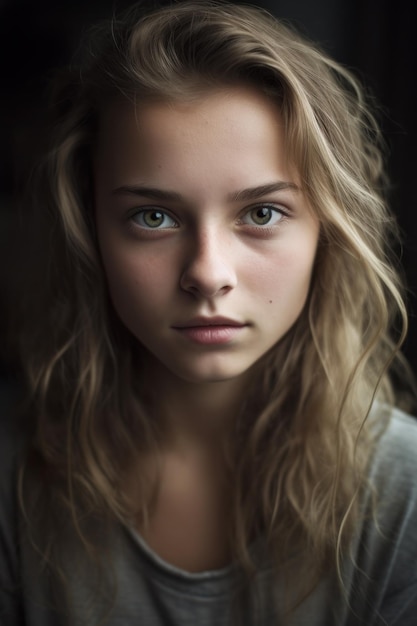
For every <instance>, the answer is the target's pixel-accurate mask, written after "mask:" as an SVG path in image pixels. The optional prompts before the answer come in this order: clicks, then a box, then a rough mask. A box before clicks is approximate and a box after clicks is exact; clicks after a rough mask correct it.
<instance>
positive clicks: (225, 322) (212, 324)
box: [173, 316, 248, 345]
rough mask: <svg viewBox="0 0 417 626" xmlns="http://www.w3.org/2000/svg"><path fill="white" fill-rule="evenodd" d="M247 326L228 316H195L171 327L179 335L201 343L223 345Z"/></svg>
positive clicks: (231, 340)
mask: <svg viewBox="0 0 417 626" xmlns="http://www.w3.org/2000/svg"><path fill="white" fill-rule="evenodd" d="M247 326H248V324H245V323H243V322H240V321H238V320H233V319H230V318H228V317H219V316H216V317H195V318H193V319H192V320H189V321H187V322H185V323H181V324H176V325H175V326H174V327H173V328H174V329H175V330H177V331H178V332H179V333H180V334H181V336H182V337H183V338H185V339H187V340H190V341H192V342H193V343H197V344H201V345H223V344H228V343H231V342H233V341H234V340H236V339H237V338H238V337H239V335H240V334H241V333H242V332H243V331H244V329H245V328H246V327H247Z"/></svg>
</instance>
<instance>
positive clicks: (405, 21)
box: [0, 0, 417, 373]
mask: <svg viewBox="0 0 417 626" xmlns="http://www.w3.org/2000/svg"><path fill="white" fill-rule="evenodd" d="M130 4H131V3H130V2H127V1H123V0H117V1H114V0H84V2H81V1H80V0H63V1H60V0H55V1H53V0H38V1H37V2H35V1H34V0H0V88H1V99H0V133H1V135H0V229H1V230H0V245H1V246H2V247H3V249H4V248H6V249H7V245H8V242H9V234H8V227H9V225H10V224H12V223H13V221H14V219H15V208H14V205H13V198H14V194H15V189H16V184H17V183H16V180H18V179H17V172H21V171H25V166H26V164H27V162H30V159H31V154H32V150H33V144H34V142H35V141H36V130H37V125H38V121H39V119H40V118H41V114H42V111H43V110H44V105H45V95H44V93H45V88H46V87H47V85H48V82H49V80H50V77H51V72H53V70H54V68H56V67H59V66H61V65H62V64H64V63H66V62H67V61H68V60H69V59H70V57H71V53H72V50H73V49H74V47H75V46H76V44H77V42H78V41H79V38H80V35H81V34H82V33H83V32H84V31H85V30H86V29H87V28H88V27H89V26H90V25H91V24H92V23H94V22H95V21H97V20H99V19H101V18H105V17H110V16H111V14H112V12H113V10H118V9H123V8H125V7H127V6H129V5H130ZM254 4H258V5H260V6H263V7H265V8H267V9H269V10H270V11H271V12H272V13H274V14H275V15H276V16H278V17H283V18H286V19H288V20H289V21H290V22H292V23H293V24H294V25H295V26H296V27H298V28H299V30H301V32H303V33H304V34H305V35H307V36H308V37H309V38H311V39H313V40H315V41H317V42H318V43H320V44H321V46H322V47H323V48H324V49H325V50H327V51H328V52H330V54H332V55H333V56H334V57H335V58H336V59H337V60H339V61H340V62H342V63H343V64H345V65H347V66H348V67H350V68H351V69H352V70H353V71H354V72H355V74H356V75H357V76H358V77H359V78H360V79H361V80H362V81H364V82H365V83H366V84H367V85H368V87H369V88H370V89H371V91H372V92H373V94H374V96H375V98H376V100H377V102H378V103H379V105H380V120H381V122H382V127H383V131H384V134H385V137H386V140H387V143H388V146H389V161H388V170H389V174H390V178H391V182H392V187H391V192H390V198H391V205H392V207H393V209H394V212H395V213H396V215H397V218H398V222H399V225H400V227H401V230H402V233H403V242H404V245H403V250H402V263H403V267H404V270H405V273H406V278H407V283H408V288H409V298H408V300H409V302H408V304H409V307H410V312H411V318H410V333H409V338H408V340H407V343H406V346H405V352H406V355H407V356H408V358H409V360H410V362H411V364H412V367H413V369H414V372H417V328H416V312H417V300H416V296H415V294H416V293H417V262H416V261H417V216H416V212H417V191H416V179H417V116H416V113H417V86H416V81H417V41H416V30H415V26H414V20H413V17H412V4H411V1H407V0H397V2H396V3H395V4H394V3H392V2H388V1H387V0H316V1H314V0H263V1H261V0H259V1H258V2H254ZM18 184H19V183H18ZM4 265H5V264H4V263H3V266H4ZM3 270H5V271H6V272H12V271H13V268H11V267H7V264H6V266H5V267H3ZM0 321H1V319H0ZM0 367H1V368H2V369H3V372H4V373H7V370H8V368H9V367H10V365H9V364H8V363H7V360H6V359H5V358H2V359H0Z"/></svg>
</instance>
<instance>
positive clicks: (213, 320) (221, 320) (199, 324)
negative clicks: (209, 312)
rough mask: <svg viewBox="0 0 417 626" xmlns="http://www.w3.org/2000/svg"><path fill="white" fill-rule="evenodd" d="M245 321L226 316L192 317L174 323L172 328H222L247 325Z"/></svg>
mask: <svg viewBox="0 0 417 626" xmlns="http://www.w3.org/2000/svg"><path fill="white" fill-rule="evenodd" d="M247 325H248V324H246V323H245V322H240V321H238V320H234V319H230V318H228V317H220V316H215V317H194V318H193V319H191V320H188V321H187V322H181V323H179V324H175V325H174V326H173V328H176V329H185V328H207V327H222V328H227V327H230V328H242V327H244V326H247Z"/></svg>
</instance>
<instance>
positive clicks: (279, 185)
mask: <svg viewBox="0 0 417 626" xmlns="http://www.w3.org/2000/svg"><path fill="white" fill-rule="evenodd" d="M287 189H290V190H292V191H300V187H299V186H298V185H296V184H295V183H292V182H286V181H282V180H280V181H277V182H274V183H269V184H267V185H259V186H258V187H249V188H248V189H242V190H240V191H236V192H233V193H231V194H229V196H228V200H229V201H231V202H241V201H248V200H256V199H257V198H262V197H264V196H267V195H268V194H270V193H274V192H276V191H284V190H287ZM111 194H112V195H122V194H129V195H135V196H145V197H146V198H152V199H153V200H164V201H170V202H180V201H182V200H183V197H182V196H181V194H179V193H177V192H176V191H169V190H165V189H157V188H156V187H146V186H144V185H124V186H122V187H117V188H116V189H113V191H112V192H111Z"/></svg>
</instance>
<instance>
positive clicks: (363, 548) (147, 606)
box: [0, 394, 417, 626]
mask: <svg viewBox="0 0 417 626" xmlns="http://www.w3.org/2000/svg"><path fill="white" fill-rule="evenodd" d="M2 396H3V398H1V399H0V402H1V403H2V405H4V411H3V415H1V416H0V472H1V474H0V625H1V626H64V625H65V626H67V625H69V626H95V625H96V624H99V623H100V625H101V624H102V622H100V619H101V618H102V617H103V606H104V603H103V602H102V601H100V600H97V599H96V600H95V601H94V599H93V598H94V592H93V589H94V585H95V578H94V576H92V575H90V574H91V573H90V569H89V567H88V566H87V565H86V566H85V567H84V566H83V564H81V566H80V564H79V563H78V565H77V564H75V563H74V562H73V554H72V548H71V546H70V545H69V546H68V550H67V554H66V555H65V559H64V561H65V562H66V563H67V570H68V571H67V574H68V581H67V582H68V589H69V591H70V594H71V604H72V607H73V610H72V614H71V616H68V615H67V614H66V613H65V611H64V610H60V609H61V607H60V606H59V605H58V607H57V606H56V603H55V604H54V603H53V602H52V598H51V580H50V576H49V575H48V574H47V571H46V570H45V571H42V570H40V568H39V563H40V561H39V556H38V555H37V554H36V552H34V550H33V549H32V548H31V546H30V545H29V544H28V542H27V541H25V540H24V539H23V538H22V537H21V536H20V531H19V528H20V526H21V524H20V515H21V513H20V511H19V507H18V505H17V497H16V488H15V478H16V457H17V448H18V446H17V444H16V437H15V436H14V435H13V432H12V431H13V428H10V424H8V421H9V422H10V420H8V415H10V414H11V413H10V409H9V408H8V407H7V406H6V404H7V402H5V400H4V394H2ZM0 409H1V405H0ZM370 478H371V482H372V484H373V485H374V486H375V488H376V490H377V492H378V495H379V499H378V508H377V514H376V519H374V517H373V516H372V515H364V516H363V518H362V519H361V522H360V524H359V525H358V528H357V531H356V533H355V537H354V540H353V542H352V545H351V550H350V553H351V554H350V556H349V557H348V558H346V559H345V562H344V563H343V564H342V572H343V579H344V586H345V592H343V591H341V589H340V588H339V585H338V581H337V578H336V575H335V574H334V573H333V574H332V575H331V576H327V577H325V578H324V579H323V580H322V581H321V582H320V584H319V585H318V586H317V587H316V588H315V590H314V591H313V592H312V593H311V594H310V595H309V596H308V597H307V598H306V599H305V600H304V601H303V602H302V603H301V604H300V605H299V606H298V607H297V609H296V610H295V611H294V612H293V613H292V614H291V617H290V618H289V619H287V621H285V622H283V621H282V620H281V621H280V618H278V617H277V615H276V611H275V608H274V607H275V606H276V605H278V606H284V605H285V602H286V594H287V591H286V590H285V586H283V585H279V584H277V581H276V580H275V579H274V577H273V573H272V572H273V570H272V568H271V566H270V564H269V560H268V554H267V550H266V548H265V546H264V545H263V542H262V540H260V541H258V542H257V544H256V545H254V546H253V557H254V559H255V561H256V563H257V565H258V573H257V575H256V578H255V580H254V581H253V587H251V589H252V588H253V589H255V590H256V594H252V593H248V594H245V595H244V597H242V596H238V595H236V589H237V584H238V580H239V575H238V570H237V567H236V566H234V565H231V566H229V567H227V568H224V569H220V570H215V571H207V572H201V573H187V572H185V571H183V570H181V569H179V568H177V567H174V566H172V565H170V564H168V563H166V562H165V561H164V560H162V559H161V558H159V557H158V556H157V555H156V554H155V553H154V552H153V551H152V550H151V549H150V548H149V547H148V546H147V545H146V544H145V542H144V541H143V540H142V539H141V537H140V536H139V535H138V533H137V532H135V531H134V530H132V529H129V528H125V527H123V526H120V527H118V528H117V530H116V531H115V532H114V536H113V537H112V554H111V562H112V574H113V577H114V581H115V582H116V585H117V595H116V596H115V598H110V597H107V598H105V599H106V600H108V603H107V604H108V605H112V609H111V611H110V613H109V614H108V621H107V622H104V623H105V624H107V625H108V626H142V625H143V626H230V625H232V626H233V625H234V624H235V623H236V624H243V625H244V626H277V625H278V626H281V625H282V626H359V625H363V626H417V422H416V420H415V419H414V418H412V417H410V416H408V415H405V414H404V413H402V412H400V411H398V410H396V409H394V410H392V415H391V419H390V424H389V427H388V429H387V430H386V432H385V433H384V435H383V436H382V438H381V439H380V441H379V444H378V448H377V452H376V454H375V457H374V460H373V462H372V465H371V475H370ZM370 503H371V493H369V494H367V496H366V498H365V501H364V510H365V511H366V510H370V509H371V506H370ZM252 596H253V597H252ZM233 598H237V599H238V600H237V601H238V603H239V606H238V607H237V608H238V611H237V612H236V611H235V608H236V607H235V608H233V607H234V605H233V602H232V601H231V600H232V599H233ZM255 599H256V601H255ZM62 606H64V605H63V604H62ZM239 609H240V610H239ZM237 615H238V617H236V616H237Z"/></svg>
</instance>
